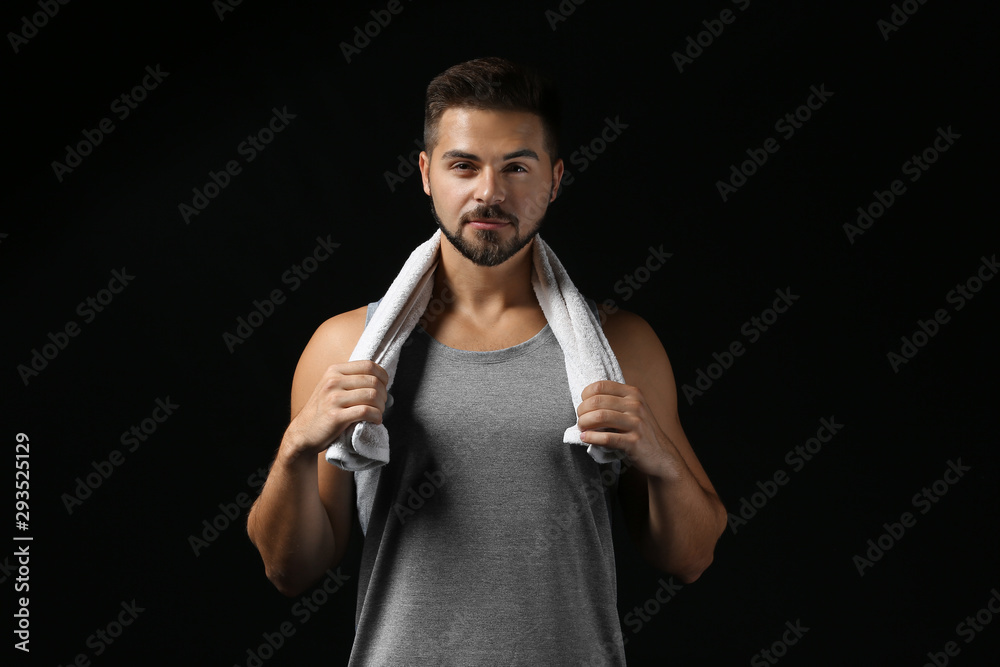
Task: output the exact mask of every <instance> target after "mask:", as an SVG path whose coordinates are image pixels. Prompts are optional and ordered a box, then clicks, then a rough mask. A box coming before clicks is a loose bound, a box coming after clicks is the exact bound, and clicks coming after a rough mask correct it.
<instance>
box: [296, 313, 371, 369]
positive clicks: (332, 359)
mask: <svg viewBox="0 0 1000 667" xmlns="http://www.w3.org/2000/svg"><path fill="white" fill-rule="evenodd" d="M367 311H368V307H367V306H362V307H361V308H355V309H354V310H349V311H347V312H345V313H341V314H339V315H334V316H333V317H331V318H330V319H328V320H326V321H324V322H323V323H322V324H320V325H319V327H317V328H316V331H315V332H314V333H313V335H312V338H310V339H309V342H308V343H307V344H306V347H305V350H303V352H302V358H301V359H300V360H299V366H301V365H302V364H303V363H307V364H309V365H314V364H316V363H320V364H322V365H323V366H324V368H325V367H326V366H329V365H330V364H333V363H338V362H341V361H347V359H348V358H349V357H350V356H351V352H353V351H354V346H355V345H357V343H358V339H359V338H361V332H362V331H364V328H365V317H366V314H367ZM324 362H325V363H324Z"/></svg>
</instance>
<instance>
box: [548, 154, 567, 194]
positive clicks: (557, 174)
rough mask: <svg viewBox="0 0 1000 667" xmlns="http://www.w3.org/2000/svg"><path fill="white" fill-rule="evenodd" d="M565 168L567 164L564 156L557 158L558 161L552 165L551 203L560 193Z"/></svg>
mask: <svg viewBox="0 0 1000 667" xmlns="http://www.w3.org/2000/svg"><path fill="white" fill-rule="evenodd" d="M564 170H565V165H564V164H563V161H562V158H560V159H558V160H556V163H555V164H554V165H552V195H551V196H550V197H549V203H552V202H554V201H555V200H556V197H557V196H558V195H559V184H560V183H561V182H562V177H563V171H564Z"/></svg>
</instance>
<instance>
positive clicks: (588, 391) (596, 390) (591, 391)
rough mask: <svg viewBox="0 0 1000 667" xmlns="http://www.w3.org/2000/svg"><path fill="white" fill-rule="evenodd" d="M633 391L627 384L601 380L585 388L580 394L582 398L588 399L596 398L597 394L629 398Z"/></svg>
mask: <svg viewBox="0 0 1000 667" xmlns="http://www.w3.org/2000/svg"><path fill="white" fill-rule="evenodd" d="M631 391H632V387H630V386H628V385H627V384H622V383H620V382H615V381H614V380H599V381H597V382H592V383H591V384H588V385H587V386H586V387H584V388H583V391H582V392H581V393H580V398H584V399H587V398H590V397H591V396H596V395H597V394H609V395H611V396H628V395H629V393H630V392H631Z"/></svg>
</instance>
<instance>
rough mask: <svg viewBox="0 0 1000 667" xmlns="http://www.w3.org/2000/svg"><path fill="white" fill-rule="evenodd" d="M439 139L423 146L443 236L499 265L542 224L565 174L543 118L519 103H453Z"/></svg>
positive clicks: (427, 187)
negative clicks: (499, 107)
mask: <svg viewBox="0 0 1000 667" xmlns="http://www.w3.org/2000/svg"><path fill="white" fill-rule="evenodd" d="M437 136H438V141H437V145H435V146H434V147H433V148H432V149H431V150H432V153H431V155H430V156H428V155H427V153H426V152H424V153H421V154H420V171H421V174H422V175H423V180H424V192H426V193H427V194H428V195H430V198H431V214H432V215H433V216H434V219H435V220H436V221H437V223H438V226H439V227H440V228H441V230H442V232H443V233H444V235H445V237H446V238H447V239H448V240H449V241H450V242H451V244H452V245H453V246H455V248H456V249H457V250H458V251H459V252H460V253H461V254H462V255H463V256H465V257H466V258H467V259H469V260H471V261H472V262H474V263H476V264H478V265H480V266H496V265H498V264H501V263H502V262H505V261H507V260H508V259H510V258H511V257H513V256H514V255H515V254H516V253H517V252H518V251H519V250H521V249H522V248H524V247H525V246H526V245H527V244H528V243H529V242H530V241H531V239H532V238H534V236H535V234H537V233H538V230H539V228H540V226H541V223H542V218H543V217H544V215H545V211H546V209H547V208H548V205H549V203H550V202H551V201H552V200H553V199H555V195H556V192H557V191H558V190H559V180H560V179H561V178H562V173H563V164H562V160H556V162H555V164H552V161H551V158H550V157H549V154H548V153H547V152H546V151H545V147H544V146H545V134H544V131H543V128H542V120H541V118H539V117H538V116H537V115H535V114H532V113H527V112H520V111H483V110H479V109H468V108H464V107H456V108H451V109H447V110H446V111H445V112H444V113H443V114H442V116H441V120H440V123H439V125H438V133H437Z"/></svg>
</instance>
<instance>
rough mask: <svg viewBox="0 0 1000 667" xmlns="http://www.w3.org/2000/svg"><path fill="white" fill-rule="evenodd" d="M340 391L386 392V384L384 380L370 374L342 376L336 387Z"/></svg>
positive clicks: (338, 379)
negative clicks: (373, 390) (364, 390)
mask: <svg viewBox="0 0 1000 667" xmlns="http://www.w3.org/2000/svg"><path fill="white" fill-rule="evenodd" d="M335 386H337V387H339V388H340V389H343V390H350V389H377V390H379V391H385V383H384V382H382V379H381V378H379V377H377V376H375V375H370V374H368V373H364V374H361V373H359V374H357V375H341V376H340V377H339V378H337V382H336V385H335Z"/></svg>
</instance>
